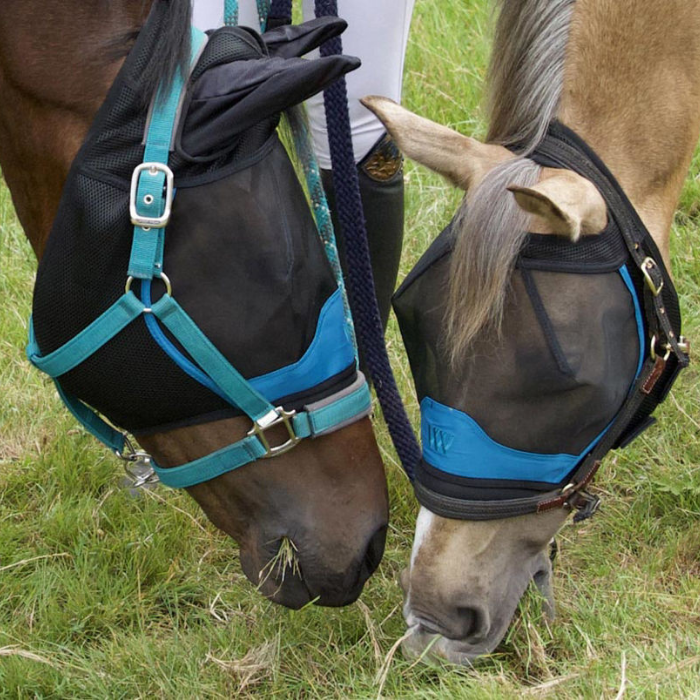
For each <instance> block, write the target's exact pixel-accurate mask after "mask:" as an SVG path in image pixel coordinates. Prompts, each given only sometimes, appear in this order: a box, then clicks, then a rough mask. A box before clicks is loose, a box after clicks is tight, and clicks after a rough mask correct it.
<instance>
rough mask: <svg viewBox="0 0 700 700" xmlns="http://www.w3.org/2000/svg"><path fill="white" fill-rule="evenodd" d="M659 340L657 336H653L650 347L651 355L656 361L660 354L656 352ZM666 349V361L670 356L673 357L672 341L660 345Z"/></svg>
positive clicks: (664, 358)
mask: <svg viewBox="0 0 700 700" xmlns="http://www.w3.org/2000/svg"><path fill="white" fill-rule="evenodd" d="M658 342H659V339H658V337H657V336H655V335H654V336H652V338H651V348H650V349H649V354H650V355H651V359H652V360H654V361H656V359H657V357H658V355H657V354H656V343H658ZM660 347H661V348H663V349H664V350H665V351H666V354H665V355H664V356H663V361H664V362H666V360H668V358H669V357H671V344H670V343H665V344H663V345H661V346H660Z"/></svg>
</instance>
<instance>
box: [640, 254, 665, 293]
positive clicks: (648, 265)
mask: <svg viewBox="0 0 700 700" xmlns="http://www.w3.org/2000/svg"><path fill="white" fill-rule="evenodd" d="M641 270H642V274H643V275H644V281H645V282H646V283H647V287H649V290H650V291H651V293H652V294H653V295H654V296H655V297H658V296H659V294H661V290H662V289H663V288H664V280H663V277H662V278H661V284H660V285H659V286H658V287H657V286H656V282H654V280H653V279H652V278H651V274H649V273H650V271H651V270H656V271H658V270H659V266H658V265H657V264H656V260H654V258H644V260H643V261H642V265H641Z"/></svg>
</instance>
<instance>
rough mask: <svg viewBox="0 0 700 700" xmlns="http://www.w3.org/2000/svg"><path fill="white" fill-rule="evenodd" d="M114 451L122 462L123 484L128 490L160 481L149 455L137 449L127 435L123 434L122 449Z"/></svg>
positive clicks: (152, 484) (150, 485)
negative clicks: (124, 475)
mask: <svg viewBox="0 0 700 700" xmlns="http://www.w3.org/2000/svg"><path fill="white" fill-rule="evenodd" d="M115 453H116V455H117V457H119V459H121V460H122V462H124V472H125V473H126V478H125V479H124V483H123V485H124V486H125V487H128V488H129V489H130V490H131V489H142V488H149V487H153V486H155V485H156V484H157V483H158V482H159V481H160V479H159V478H158V475H157V474H156V472H155V469H153V460H152V459H151V455H149V454H148V452H144V451H143V450H137V449H136V448H135V447H134V444H133V443H132V442H131V440H129V438H128V436H127V435H124V450H123V451H122V450H115Z"/></svg>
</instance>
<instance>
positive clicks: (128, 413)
mask: <svg viewBox="0 0 700 700" xmlns="http://www.w3.org/2000/svg"><path fill="white" fill-rule="evenodd" d="M166 10H167V7H166V5H165V4H164V3H155V4H154V7H153V10H152V12H151V14H150V15H149V18H148V20H147V22H146V25H145V26H144V28H143V29H142V31H141V32H140V34H139V37H138V39H137V41H136V43H135V45H134V47H133V49H132V51H131V52H130V54H129V56H128V57H127V59H126V61H125V63H124V65H123V67H122V69H121V71H120V73H119V75H118V76H117V78H116V80H115V82H114V84H113V86H112V88H111V89H110V91H109V94H108V96H107V98H106V100H105V103H104V104H103V106H102V107H101V108H100V110H99V112H98V114H97V116H96V118H95V120H94V122H93V125H92V127H91V129H90V132H89V133H88V136H87V137H86V140H85V143H84V144H83V146H82V147H81V149H80V151H79V153H78V155H77V156H76V158H75V160H74V162H73V164H72V167H71V171H70V173H69V176H68V179H67V181H66V185H65V187H64V192H63V196H62V200H61V203H60V206H59V211H58V214H57V217H56V220H55V222H54V226H53V229H52V232H51V236H50V238H49V241H48V245H47V249H46V253H45V255H44V258H43V259H42V262H41V264H40V267H39V272H38V277H37V284H36V287H35V296H34V313H33V323H32V324H31V330H32V335H31V338H30V346H29V348H28V355H29V357H30V359H31V360H32V361H33V362H34V363H35V364H36V365H37V366H39V368H40V369H43V370H44V371H47V372H48V373H49V374H50V375H51V376H53V377H54V378H55V379H56V383H57V387H58V389H59V392H60V393H61V396H62V397H63V398H64V400H65V401H66V403H67V404H68V407H69V408H70V409H71V410H72V411H73V412H74V414H75V415H76V416H77V417H78V418H79V419H80V420H81V421H82V422H83V423H84V425H85V426H86V428H87V429H88V430H89V431H90V432H92V433H93V434H95V435H96V436H97V437H99V438H100V439H102V440H103V441H104V442H106V443H107V444H108V445H109V446H110V447H112V448H113V449H120V447H119V445H120V444H121V445H123V438H122V437H121V435H120V434H119V433H118V432H116V431H114V430H113V429H112V428H111V427H109V426H108V425H107V424H105V423H104V422H103V421H101V419H99V417H98V416H97V415H96V414H94V413H93V412H92V411H90V410H89V409H88V408H87V406H86V404H88V405H89V406H92V407H94V408H95V409H97V410H98V411H99V412H100V413H103V414H104V415H106V416H108V417H109V419H110V420H111V421H112V422H113V423H114V424H117V425H121V426H123V427H125V428H127V429H128V430H130V431H131V432H133V433H135V434H145V433H150V432H162V431H164V430H167V429H169V428H173V427H176V426H181V425H187V424H192V423H196V422H209V421H212V420H217V419H219V418H224V417H227V416H231V415H241V413H243V412H245V413H247V414H248V415H251V414H253V415H252V416H251V417H253V418H254V420H255V421H256V423H255V425H256V426H257V427H258V429H259V430H257V431H256V432H255V434H252V435H251V436H249V437H250V439H246V440H247V442H246V444H245V445H244V446H243V448H242V449H241V450H239V453H240V454H242V455H243V456H244V457H245V458H246V459H247V461H251V459H254V458H257V457H260V456H264V455H265V453H266V452H269V448H268V449H266V446H265V442H266V441H265V439H264V436H263V434H262V432H263V431H264V429H265V428H266V427H268V425H269V423H268V422H267V421H258V419H259V418H261V417H263V418H267V417H268V414H270V416H272V414H273V413H274V417H280V416H281V414H282V413H283V412H282V411H281V410H278V409H273V408H272V405H271V404H270V403H269V402H271V401H272V402H274V405H275V406H280V407H283V408H284V412H285V415H287V414H290V413H292V412H294V411H296V412H297V414H296V415H295V416H293V418H287V417H285V418H284V422H285V424H286V425H287V426H288V428H289V430H290V431H294V432H295V433H296V435H295V437H304V436H315V435H317V434H321V433H323V432H328V431H330V430H331V429H337V428H338V427H341V426H342V425H343V424H345V423H347V422H351V421H352V420H358V419H359V418H360V417H362V416H364V415H367V413H368V411H369V408H370V400H369V392H368V390H367V387H366V384H365V382H364V379H363V378H362V377H361V375H359V374H358V373H357V370H356V361H355V356H354V349H353V346H352V341H351V338H350V336H349V330H348V328H347V326H346V323H345V318H344V310H343V300H342V294H341V290H339V289H338V288H337V286H336V283H335V280H334V277H333V273H332V270H331V268H330V265H329V263H328V260H327V258H326V256H325V253H324V249H323V244H322V243H321V241H320V240H319V237H318V234H317V231H316V228H315V224H314V222H313V218H312V216H311V213H310V211H309V207H308V204H307V201H306V198H305V195H304V193H303V190H302V189H301V186H300V185H299V182H298V180H297V178H296V175H295V173H294V170H293V168H292V165H291V162H290V160H289V157H288V156H287V154H286V152H285V150H284V148H283V146H282V145H281V143H280V142H279V140H278V138H277V135H276V126H277V123H278V120H279V114H278V113H277V111H275V110H278V109H281V108H283V107H285V106H290V105H291V104H293V103H294V102H295V101H296V98H298V99H303V98H304V97H305V96H307V95H308V94H309V91H310V90H311V91H313V90H320V89H322V88H323V87H324V86H325V84H327V83H328V82H330V81H332V80H334V79H335V77H337V76H338V75H340V74H342V73H344V72H347V70H351V69H352V68H354V67H356V66H357V61H356V60H355V59H348V58H347V57H343V58H341V60H339V61H327V62H326V63H325V64H324V68H323V70H321V71H320V72H319V69H318V68H317V67H315V66H313V65H312V64H313V62H312V61H308V62H307V61H302V60H301V59H297V58H291V59H272V58H269V57H267V49H266V46H265V43H264V41H262V40H261V39H260V37H258V36H257V35H255V34H254V33H253V32H252V31H250V30H245V29H239V28H223V29H221V30H219V31H217V32H216V33H214V34H213V35H212V36H211V37H210V39H209V42H208V43H207V44H206V47H205V48H204V50H203V52H202V54H201V56H194V59H195V61H194V62H195V64H196V65H195V66H194V68H193V70H192V73H191V78H190V94H191V95H195V96H197V95H198V96H199V97H201V99H200V100H199V102H198V103H197V104H195V103H194V101H193V99H187V100H185V102H184V104H185V107H184V110H185V112H186V114H185V116H184V122H185V123H186V126H185V129H184V131H183V132H182V133H181V134H180V136H182V135H183V134H184V135H185V136H187V135H188V134H193V133H194V132H196V131H197V130H198V129H204V127H203V126H202V125H201V124H198V123H197V120H196V115H197V113H198V110H201V109H207V108H208V107H210V102H211V100H218V105H219V113H220V114H221V115H223V116H225V115H226V113H227V112H228V111H230V110H237V115H238V116H239V117H240V118H241V119H243V118H244V117H246V115H247V114H248V113H249V112H250V110H253V111H256V112H257V114H258V115H259V118H258V120H257V121H255V120H251V121H250V123H249V125H248V126H247V127H246V128H245V129H242V130H240V129H239V130H238V131H236V132H235V133H233V134H232V133H228V132H225V131H224V132H221V133H220V134H219V135H218V137H217V138H218V145H217V142H216V141H212V139H211V134H209V136H208V141H207V152H206V154H204V155H205V156H206V157H205V158H203V159H200V158H198V157H197V156H198V155H199V154H185V153H182V152H180V153H169V151H170V147H171V141H170V136H169V133H170V132H172V130H173V128H174V124H175V123H176V121H177V111H178V105H180V109H183V107H182V103H183V102H182V98H181V97H179V92H172V93H171V94H170V96H168V97H167V99H164V100H163V101H162V102H161V101H159V102H158V103H156V108H155V109H152V113H150V114H149V115H147V114H146V113H145V110H144V109H143V106H142V105H143V97H142V95H141V91H140V80H141V75H142V72H143V67H144V65H145V64H146V62H147V61H148V60H150V57H151V56H152V55H153V54H154V52H155V51H156V48H157V44H158V41H159V37H160V33H161V28H162V26H163V23H164V17H165V12H166ZM332 23H333V20H330V21H329V22H328V24H329V26H330V24H332ZM342 28H343V25H342V23H338V22H337V21H335V26H334V27H332V28H331V31H332V32H336V33H337V31H342ZM316 34H317V35H318V36H323V35H324V32H318V31H316ZM193 36H194V37H195V43H196V42H197V41H199V39H200V37H201V35H200V34H197V33H195V34H193ZM289 38H290V40H296V39H297V38H298V37H297V35H296V34H290V35H289ZM280 41H281V39H280V37H277V43H278V44H279V42H280ZM297 45H298V46H302V45H303V42H302V43H298V44H297ZM270 63H272V64H274V65H273V66H272V67H271V66H270ZM225 69H227V70H228V75H223V74H222V70H225ZM212 71H213V72H212ZM304 71H306V73H304ZM285 73H287V74H290V75H292V77H293V78H294V84H295V85H296V87H297V88H298V90H299V94H298V95H296V96H295V95H294V94H292V93H291V92H290V91H289V90H287V92H286V93H285V94H284V96H283V99H282V100H281V101H280V99H278V98H276V97H274V96H271V95H270V93H269V92H266V85H267V83H268V82H269V81H270V80H277V79H278V78H279V76H280V75H284V74H285ZM304 74H305V75H306V76H307V77H308V82H307V83H306V84H302V83H303V80H300V78H299V76H300V75H304ZM222 80H223V81H225V80H228V81H229V89H228V90H225V89H218V88H212V87H211V85H212V82H214V83H215V84H216V85H218V86H219V87H221V86H222ZM177 89H178V90H179V89H180V88H179V87H178V88H177ZM261 94H262V98H260V99H256V95H258V96H260V95H261ZM244 100H245V101H246V106H245V108H243V107H241V102H243V101H244ZM191 115H194V117H193V118H194V121H195V124H194V125H193V126H188V125H187V121H188V118H189V117H190V116H191ZM166 117H167V118H166ZM180 121H181V123H182V121H183V119H181V120H180ZM159 129H160V130H161V131H162V130H163V129H164V130H165V131H166V132H167V133H166V135H165V136H163V134H162V133H159ZM144 133H146V134H147V139H146V149H145V152H146V154H149V153H155V152H156V151H158V152H159V153H163V155H162V156H158V158H152V160H158V162H159V163H161V164H162V167H161V166H160V165H158V164H157V163H156V164H155V165H154V166H151V165H148V164H144V165H143V166H142V165H141V164H142V163H143V159H144V140H143V139H144ZM195 136H196V134H195ZM154 144H156V146H157V148H156V146H154ZM149 149H151V150H150V151H149ZM168 166H169V167H168ZM169 170H172V171H173V172H174V174H175V175H174V188H172V191H171V187H172V184H173V183H169V184H168V187H167V192H166V187H164V186H163V185H164V184H165V177H163V184H161V185H160V186H159V187H157V188H156V189H154V190H153V192H154V194H150V193H147V194H146V195H145V196H143V197H141V194H142V192H141V189H142V187H143V186H146V185H144V182H146V184H148V182H150V180H149V178H151V177H152V178H158V177H161V176H163V174H164V173H166V172H168V171H169ZM132 175H133V176H134V179H133V180H132ZM133 182H136V185H137V187H136V192H132V196H131V206H132V209H133V208H134V207H135V208H136V209H138V210H139V211H138V212H137V214H138V215H140V214H141V209H145V210H146V213H148V209H149V207H151V208H153V207H155V206H156V204H157V205H160V202H161V201H162V200H163V199H164V198H165V199H166V200H168V203H169V200H170V199H171V198H173V196H174V194H175V190H176V191H177V195H176V196H174V199H173V202H172V214H171V215H170V219H169V220H168V221H167V229H165V228H158V225H156V224H154V225H153V226H150V225H146V224H143V223H142V222H141V221H140V220H139V222H138V223H137V222H136V221H134V220H133V216H134V213H133V211H132V221H131V222H130V220H129V218H130V217H129V208H130V193H129V191H130V184H132V183H133ZM135 197H137V199H138V201H136V199H135ZM154 200H156V201H155V202H154ZM166 209H167V207H166ZM161 214H163V218H166V219H167V218H168V217H167V216H165V213H164V212H163V211H162V210H159V211H155V212H153V214H151V216H155V217H156V218H158V217H160V215H161ZM135 224H136V225H135ZM149 236H150V237H149ZM132 239H133V246H132ZM166 241H167V243H166ZM144 251H146V252H148V254H149V255H150V256H151V258H152V259H153V260H155V261H156V262H155V263H153V262H152V263H151V264H150V268H152V269H147V270H145V271H144V270H143V269H142V267H143V265H141V263H140V262H139V261H140V260H142V259H144ZM145 257H148V255H146V256H145ZM146 267H149V266H148V265H147V266H146ZM165 270H167V271H168V277H166V276H165V272H164V271H165ZM127 274H129V275H132V277H133V278H134V279H133V281H131V282H130V283H127V285H126V286H127V291H126V294H125V292H124V289H125V281H126V275H127ZM130 279H131V278H130ZM139 280H140V282H139ZM170 280H172V284H173V287H174V292H173V294H174V297H175V298H176V300H177V301H175V299H174V298H171V296H170V293H171V288H170ZM161 281H162V282H165V285H163V284H162V283H161ZM151 283H153V290H151ZM163 287H166V288H167V294H163V291H164V289H163ZM152 291H153V292H154V293H155V294H154V298H153V300H151V294H152ZM135 292H137V293H138V294H139V295H140V297H141V298H140V299H139V298H138V297H137V296H136V295H135ZM154 316H155V317H157V319H158V320H156V319H155V318H154ZM105 318H108V319H109V323H107V322H106V321H105ZM166 319H170V321H172V319H177V320H178V324H176V323H172V322H169V321H168V320H166ZM159 322H160V323H162V324H163V325H164V326H165V327H162V326H161V325H160V323H159ZM116 325H119V326H120V328H119V329H118V330H115V327H116ZM176 325H179V328H180V331H182V332H176V330H175V329H176ZM107 327H109V328H107ZM109 329H111V330H110V333H111V335H108V334H107V330H109ZM183 329H184V330H183ZM193 337H194V338H196V342H194V343H192V342H191V339H192V338H193ZM281 339H282V340H283V342H280V340H281ZM195 347H198V348H203V352H204V355H206V356H207V357H209V358H210V359H211V358H213V362H210V363H209V365H208V368H204V367H202V363H201V362H200V361H199V359H198V357H197V356H196V355H197V353H196V352H195V351H194V350H193V348H195ZM231 363H233V365H234V366H235V369H234V367H232V366H231ZM198 365H199V366H198ZM210 370H213V371H210ZM219 370H220V372H219ZM214 375H217V376H225V377H227V378H228V379H229V380H231V381H233V383H234V384H235V385H236V386H237V387H239V390H240V391H238V393H236V392H232V391H229V390H227V389H226V388H225V387H223V386H222V384H221V382H219V381H218V379H217V376H214ZM241 375H242V376H241ZM243 377H249V378H252V379H250V381H246V380H244V379H243ZM232 395H235V396H238V398H239V400H234V399H232ZM251 407H252V408H251ZM268 408H269V409H270V410H269V411H267V409H268ZM275 419H276V418H275ZM271 420H272V418H271ZM259 422H260V423H261V425H258V423H259ZM262 423H264V425H263V424H262ZM292 423H293V428H292V427H289V426H290V424H292ZM244 442H245V441H244ZM224 457H226V456H224ZM203 459H204V460H206V459H207V458H203ZM210 461H211V460H210ZM214 461H216V460H214ZM241 463H242V462H241ZM212 464H213V462H212ZM208 466H211V465H208ZM235 466H240V463H239V464H236V463H235V461H232V459H229V460H228V462H227V461H226V459H224V458H223V457H222V458H221V459H219V464H217V465H216V469H213V470H212V469H209V470H204V471H202V472H201V473H200V474H194V476H193V473H192V472H191V471H190V472H188V474H187V475H186V476H184V472H183V476H182V477H176V476H175V473H176V470H172V469H171V470H158V471H159V472H160V473H161V480H163V481H164V482H165V483H170V485H174V486H187V485H190V484H191V483H197V482H198V481H203V480H205V478H211V476H212V475H215V473H214V472H215V471H216V470H218V472H217V473H221V470H227V468H235Z"/></svg>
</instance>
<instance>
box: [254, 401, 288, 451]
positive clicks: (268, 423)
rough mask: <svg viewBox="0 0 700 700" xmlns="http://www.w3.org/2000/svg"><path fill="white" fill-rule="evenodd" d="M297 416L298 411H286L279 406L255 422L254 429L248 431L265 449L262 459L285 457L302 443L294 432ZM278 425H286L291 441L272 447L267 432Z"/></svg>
mask: <svg viewBox="0 0 700 700" xmlns="http://www.w3.org/2000/svg"><path fill="white" fill-rule="evenodd" d="M295 415H296V411H285V410H284V408H282V406H277V408H275V409H274V410H273V411H270V412H269V413H268V414H266V415H264V416H263V417H262V418H259V419H258V420H256V421H253V427H252V428H251V429H250V430H249V431H248V435H249V436H253V435H254V436H255V437H257V438H258V440H260V442H261V443H262V446H263V447H264V448H265V454H264V455H263V456H262V458H261V459H268V458H269V457H277V456H278V455H283V454H284V453H285V452H289V450H291V449H292V448H293V447H295V446H296V445H297V444H298V443H299V442H301V438H300V437H299V436H298V435H297V434H296V432H295V431H294V425H293V424H292V420H293V418H294V416H295ZM277 425H284V427H285V428H286V429H287V434H288V435H289V439H288V440H287V441H286V442H284V443H282V444H281V445H275V446H271V445H270V442H269V440H268V439H267V436H266V435H265V432H266V431H267V430H270V428H274V427H275V426H277Z"/></svg>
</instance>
